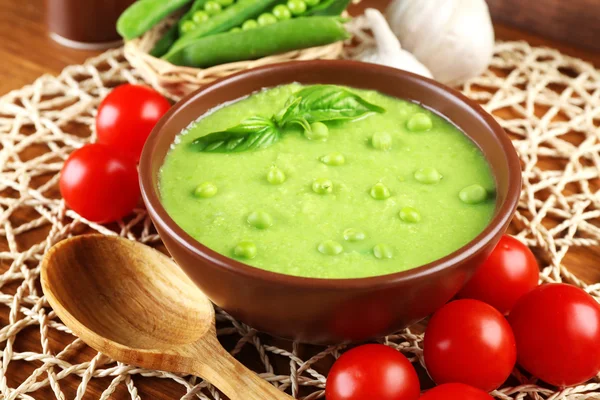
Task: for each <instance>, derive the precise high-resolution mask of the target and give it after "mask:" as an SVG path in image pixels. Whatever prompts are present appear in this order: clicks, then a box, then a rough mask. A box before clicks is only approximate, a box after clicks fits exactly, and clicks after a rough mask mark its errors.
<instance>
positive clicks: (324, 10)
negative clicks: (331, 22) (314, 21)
mask: <svg viewBox="0 0 600 400" xmlns="http://www.w3.org/2000/svg"><path fill="white" fill-rule="evenodd" d="M348 4H350V0H327V1H324V2H323V3H321V4H319V5H317V6H315V7H312V8H311V9H309V10H308V11H307V12H306V13H305V14H304V15H305V16H318V15H322V16H326V15H340V14H341V13H342V12H343V11H344V10H345V9H346V8H347V7H348Z"/></svg>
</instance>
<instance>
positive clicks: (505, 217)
mask: <svg viewBox="0 0 600 400" xmlns="http://www.w3.org/2000/svg"><path fill="white" fill-rule="evenodd" d="M324 64H327V65H328V66H329V67H330V68H331V66H333V67H335V68H350V69H355V70H356V72H357V73H360V72H361V71H365V70H371V71H369V72H371V73H372V72H381V73H387V74H390V73H392V74H395V75H398V76H399V77H400V78H401V79H409V80H413V81H415V80H416V81H418V84H419V85H424V86H433V87H434V88H435V89H437V90H438V91H442V92H446V95H450V96H451V97H454V98H455V99H457V100H459V101H460V102H462V103H464V104H466V106H467V107H468V108H471V109H472V110H473V111H475V112H476V114H477V115H478V117H479V118H481V119H482V120H483V121H484V123H485V125H487V127H488V129H489V131H490V133H491V134H493V135H495V136H496V138H497V140H498V141H499V143H500V147H501V148H502V151H503V152H504V155H505V159H506V164H507V167H508V181H509V185H508V191H507V194H506V197H505V199H504V201H503V202H502V203H501V204H500V205H499V207H497V209H496V212H495V215H494V217H493V218H492V219H491V221H490V222H489V223H488V225H487V226H486V228H485V229H484V230H483V231H482V232H481V233H479V234H478V235H477V236H476V237H475V238H474V239H472V240H471V241H470V242H468V243H467V244H465V245H464V246H462V247H460V248H459V249H457V250H455V251H454V252H452V253H450V254H448V255H446V256H445V257H442V258H440V259H437V260H435V261H432V262H430V263H428V264H424V265H422V266H419V267H416V268H411V269H409V270H405V271H400V272H394V273H391V274H386V275H376V276H370V277H362V278H343V279H336V278H314V277H302V276H295V275H286V274H282V273H279V272H273V271H268V270H264V269H261V268H258V267H253V266H251V265H247V264H244V263H242V262H240V261H238V260H235V259H233V258H230V257H228V256H226V255H223V254H220V253H217V252H216V251H214V250H212V249H210V248H208V247H207V246H205V245H203V244H202V243H200V242H199V241H197V240H196V239H194V238H193V237H192V236H191V235H189V234H188V233H187V232H185V231H184V230H183V229H182V228H181V227H180V226H179V225H177V223H175V221H174V220H173V219H172V218H171V217H170V216H169V214H168V213H167V211H166V210H165V208H164V207H163V205H162V203H161V201H160V198H159V194H158V193H157V190H155V185H154V181H153V177H152V172H151V171H152V162H153V158H154V157H156V156H157V155H158V154H162V152H161V153H158V152H157V151H155V149H156V145H157V142H158V139H159V136H160V134H161V132H162V130H163V128H164V127H165V126H166V125H167V124H168V123H169V122H170V121H171V120H172V118H173V116H174V115H175V114H176V113H178V112H179V111H180V110H181V109H183V108H184V107H186V106H188V105H189V104H190V103H192V102H194V101H195V100H196V99H197V98H199V97H202V96H204V95H206V94H210V92H211V91H213V90H216V89H219V88H221V87H222V86H228V85H230V84H235V82H236V81H239V80H244V79H257V76H258V77H259V76H260V75H261V74H262V73H265V72H268V71H272V70H274V69H277V70H280V69H289V70H290V76H291V77H293V74H292V73H291V71H293V70H294V69H296V68H319V66H323V65H324ZM373 70H374V71H373ZM292 81H293V80H290V83H291V82H292ZM282 84H283V83H282ZM232 100H235V99H232ZM139 175H140V177H139V181H140V188H141V193H142V198H143V200H144V203H145V205H146V208H147V210H148V213H149V215H150V216H151V218H152V220H153V221H154V224H156V225H158V226H159V227H160V229H161V230H162V231H163V232H165V233H166V234H167V235H168V236H170V237H172V238H173V239H174V240H175V241H177V242H178V243H179V244H180V245H182V246H183V247H185V248H186V250H187V251H189V252H190V253H193V254H194V255H196V256H198V257H200V258H202V259H205V260H207V261H209V262H210V263H213V264H215V265H216V266H217V267H219V268H224V269H226V270H227V271H229V272H230V273H233V274H238V275H243V276H245V277H247V278H251V279H259V280H262V281H266V282H269V283H272V284H284V285H286V286H288V287H289V286H292V287H299V288H314V289H329V290H334V291H335V290H345V289H348V288H353V289H365V290H366V289H374V288H378V289H380V288H386V287H390V286H394V285H396V284H398V283H399V282H404V281H409V280H413V279H418V278H423V277H425V276H428V275H432V274H435V273H436V272H439V271H442V270H445V269H452V268H453V267H456V266H458V265H460V264H462V263H464V262H465V261H467V260H469V259H471V258H473V257H475V256H476V255H477V254H478V253H479V252H481V251H482V250H483V249H484V248H485V247H486V245H487V244H488V243H489V242H490V241H491V240H493V238H494V237H496V236H499V235H501V234H502V233H503V230H504V229H505V227H506V226H507V225H508V224H509V222H510V220H511V218H512V216H513V214H514V212H515V210H516V208H517V204H518V201H519V198H520V193H521V179H522V177H521V165H520V161H519V157H518V156H517V153H516V150H515V148H514V147H513V145H512V142H511V140H510V138H509V137H508V135H507V134H506V132H505V131H504V129H503V128H502V127H501V126H500V125H499V124H498V122H496V120H495V119H494V117H493V116H492V115H491V114H489V113H487V112H486V111H485V110H484V109H483V108H482V107H481V106H480V105H479V104H478V103H476V102H475V101H473V100H471V99H469V98H467V97H466V96H465V95H463V94H462V93H460V92H459V91H457V90H455V89H452V88H450V87H448V86H445V85H443V84H441V83H438V82H436V81H434V80H432V79H429V78H425V77H422V76H420V75H416V74H413V73H410V72H407V71H403V70H399V69H396V68H391V67H386V66H381V65H376V64H368V63H363V62H357V61H351V60H312V61H294V62H283V63H277V64H269V65H265V66H261V67H257V68H253V69H249V70H245V71H241V72H238V73H236V74H233V75H229V76H226V77H224V78H221V79H219V80H216V81H214V82H212V83H210V84H208V85H206V86H203V87H202V88H200V89H198V90H195V91H193V92H192V93H190V94H188V95H187V96H185V97H184V98H183V99H181V100H180V101H179V102H177V103H176V104H175V105H174V106H173V107H171V109H170V110H169V111H168V112H167V113H166V114H165V115H164V116H163V117H162V118H161V120H160V121H159V122H158V123H157V125H156V126H155V127H154V129H153V130H152V132H151V133H150V135H149V137H148V139H147V141H146V144H145V146H144V149H143V151H142V155H141V158H140V163H139ZM494 178H495V179H496V174H494ZM156 187H157V185H156Z"/></svg>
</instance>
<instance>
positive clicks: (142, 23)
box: [117, 0, 191, 40]
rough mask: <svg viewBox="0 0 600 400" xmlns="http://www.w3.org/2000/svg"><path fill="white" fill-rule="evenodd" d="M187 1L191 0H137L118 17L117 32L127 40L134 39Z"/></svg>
mask: <svg viewBox="0 0 600 400" xmlns="http://www.w3.org/2000/svg"><path fill="white" fill-rule="evenodd" d="M189 2H191V0H170V1H165V0H138V1H136V2H135V3H133V4H132V5H131V6H129V8H127V10H125V11H124V12H123V14H121V16H120V17H119V20H118V21H117V32H119V34H120V35H121V36H122V37H123V38H125V39H127V40H130V39H134V38H136V37H138V36H141V35H143V34H144V33H146V32H147V31H149V30H150V29H151V28H152V27H153V26H154V25H156V24H158V23H159V22H160V21H162V20H163V19H164V18H165V17H166V16H168V15H169V14H171V13H172V12H173V11H175V10H177V9H179V8H181V7H183V6H185V5H186V4H188V3H189Z"/></svg>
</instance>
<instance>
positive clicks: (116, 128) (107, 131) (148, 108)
mask: <svg viewBox="0 0 600 400" xmlns="http://www.w3.org/2000/svg"><path fill="white" fill-rule="evenodd" d="M169 108H171V104H169V102H168V101H167V99H165V98H164V97H163V96H162V95H161V94H160V93H158V92H157V91H155V90H153V89H150V88H148V87H146V86H140V85H130V84H126V85H121V86H118V87H116V88H115V89H114V90H113V91H112V92H110V94H109V95H108V96H106V98H105V99H104V100H103V101H102V103H100V106H99V107H98V114H97V115H96V132H97V134H98V143H103V144H107V145H109V146H114V147H116V148H119V149H120V150H121V151H122V152H123V153H126V154H129V155H130V156H131V157H133V159H134V160H136V161H138V160H139V159H140V154H141V153H142V148H143V147H144V143H146V139H147V138H148V135H150V132H151V131H152V129H153V128H154V125H156V123H157V122H158V120H159V119H160V118H161V117H162V116H163V115H165V113H166V112H167V111H168V110H169Z"/></svg>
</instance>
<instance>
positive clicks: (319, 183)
mask: <svg viewBox="0 0 600 400" xmlns="http://www.w3.org/2000/svg"><path fill="white" fill-rule="evenodd" d="M312 190H313V192H315V193H318V194H328V193H331V192H333V182H331V180H329V179H327V178H317V179H315V180H314V181H313V183H312Z"/></svg>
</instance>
